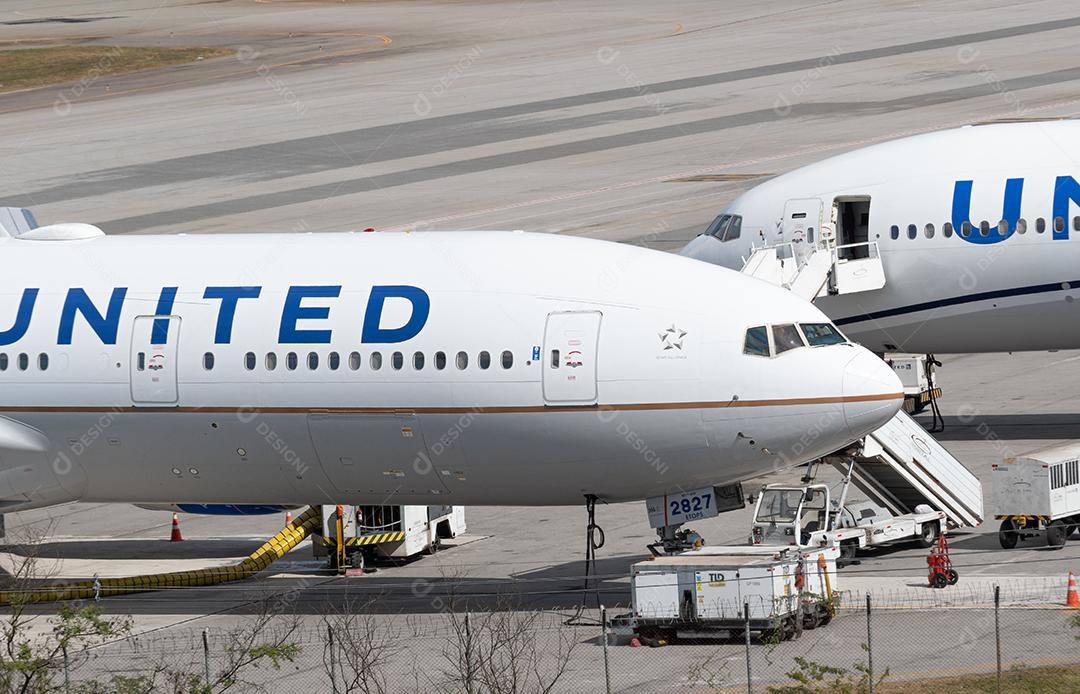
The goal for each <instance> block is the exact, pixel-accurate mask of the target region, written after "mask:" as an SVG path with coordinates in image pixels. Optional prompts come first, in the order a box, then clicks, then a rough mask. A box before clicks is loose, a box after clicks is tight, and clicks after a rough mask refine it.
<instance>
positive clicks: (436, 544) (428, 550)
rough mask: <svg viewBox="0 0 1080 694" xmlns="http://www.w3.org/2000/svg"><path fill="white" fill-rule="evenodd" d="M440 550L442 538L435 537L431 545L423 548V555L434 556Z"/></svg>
mask: <svg viewBox="0 0 1080 694" xmlns="http://www.w3.org/2000/svg"><path fill="white" fill-rule="evenodd" d="M440 549H442V538H439V537H436V538H435V539H434V540H433V541H432V542H431V544H429V545H428V546H427V547H425V548H424V554H428V555H430V554H435V553H436V552H438V551H439V550H440Z"/></svg>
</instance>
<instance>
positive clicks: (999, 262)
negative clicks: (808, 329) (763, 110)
mask: <svg viewBox="0 0 1080 694" xmlns="http://www.w3.org/2000/svg"><path fill="white" fill-rule="evenodd" d="M1078 158H1080V122H1077V121H1060V122H1045V123H1018V124H997V125H980V126H969V127H964V128H958V129H954V130H947V131H942V132H935V133H930V134H926V135H918V136H914V137H910V138H905V139H901V140H896V141H892V142H887V143H884V144H880V145H875V146H871V147H867V148H864V149H860V150H857V151H853V152H850V153H847V154H843V155H840V156H836V157H832V158H830V159H826V160H824V161H821V162H818V163H816V164H812V165H809V166H806V167H803V168H800V169H797V170H795V171H792V172H790V173H787V174H784V175H782V176H778V177H777V178H775V179H772V180H770V181H767V182H765V183H763V184H761V185H759V186H757V187H755V188H753V189H751V190H750V191H748V192H746V193H745V194H743V195H742V196H740V197H739V198H737V199H736V200H735V201H733V202H732V203H731V205H729V206H728V207H727V208H726V209H725V210H724V214H728V215H737V216H739V217H740V221H741V225H740V226H741V229H740V232H739V234H738V237H737V238H731V239H729V240H721V239H718V238H717V237H716V236H710V235H702V236H699V237H697V238H696V239H694V240H693V241H692V242H691V243H690V244H689V245H688V246H687V247H686V248H685V249H683V251H682V254H683V255H686V256H690V257H693V258H697V259H699V260H705V261H707V262H710V263H714V264H718V265H722V266H725V267H729V268H735V269H739V268H741V267H742V264H743V258H746V257H749V255H750V253H751V246H752V245H756V246H757V247H761V246H762V245H765V244H777V243H784V242H790V241H797V242H802V241H805V240H806V239H807V235H808V234H810V235H813V234H818V237H817V238H818V239H820V234H821V232H822V230H824V231H825V232H826V233H828V232H830V231H831V232H834V233H836V234H837V236H838V238H837V242H838V243H840V244H844V243H851V242H854V241H860V242H863V241H871V242H876V243H877V248H878V250H879V251H880V257H881V260H882V263H883V266H884V270H885V277H886V284H885V286H884V287H883V288H882V289H878V290H873V291H865V292H858V293H853V294H847V295H841V296H825V297H821V298H820V299H818V300H817V301H816V302H815V304H816V305H818V306H819V307H820V308H821V309H822V310H823V311H825V313H827V314H828V315H829V316H830V317H831V318H832V319H833V320H834V321H835V322H836V323H837V325H839V326H840V327H841V329H843V330H844V332H845V334H846V335H847V336H848V337H850V338H851V339H852V340H854V341H856V342H858V343H860V344H862V345H864V346H866V347H868V348H870V349H872V350H874V351H883V352H887V351H904V352H917V353H920V352H921V353H926V352H943V353H944V352H999V351H1021V350H1044V349H1070V348H1077V347H1080V320H1077V318H1078V317H1080V301H1076V300H1077V299H1080V239H1078V238H1077V237H1078V236H1080V212H1078V210H1080V208H1078V205H1080V183H1078V181H1080V165H1078ZM965 223H966V224H965ZM968 225H970V226H968Z"/></svg>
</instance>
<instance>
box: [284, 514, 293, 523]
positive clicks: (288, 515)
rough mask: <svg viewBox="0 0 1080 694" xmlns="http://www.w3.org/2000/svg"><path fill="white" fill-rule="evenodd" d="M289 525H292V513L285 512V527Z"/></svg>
mask: <svg viewBox="0 0 1080 694" xmlns="http://www.w3.org/2000/svg"><path fill="white" fill-rule="evenodd" d="M291 524H292V511H286V512H285V525H291Z"/></svg>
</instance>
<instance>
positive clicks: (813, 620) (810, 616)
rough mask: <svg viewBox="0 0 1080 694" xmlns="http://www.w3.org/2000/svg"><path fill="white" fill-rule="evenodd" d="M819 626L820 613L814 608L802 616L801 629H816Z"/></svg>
mask: <svg viewBox="0 0 1080 694" xmlns="http://www.w3.org/2000/svg"><path fill="white" fill-rule="evenodd" d="M819 626H821V612H820V611H818V609H817V608H816V607H815V608H814V609H813V610H812V611H811V612H807V613H806V614H804V615H803V629H817V628H818V627H819Z"/></svg>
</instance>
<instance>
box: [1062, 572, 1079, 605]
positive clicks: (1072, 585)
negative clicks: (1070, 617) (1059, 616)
mask: <svg viewBox="0 0 1080 694" xmlns="http://www.w3.org/2000/svg"><path fill="white" fill-rule="evenodd" d="M1065 607H1080V593H1077V592H1076V576H1073V572H1072V571H1070V572H1069V594H1068V595H1067V596H1066V597H1065Z"/></svg>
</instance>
